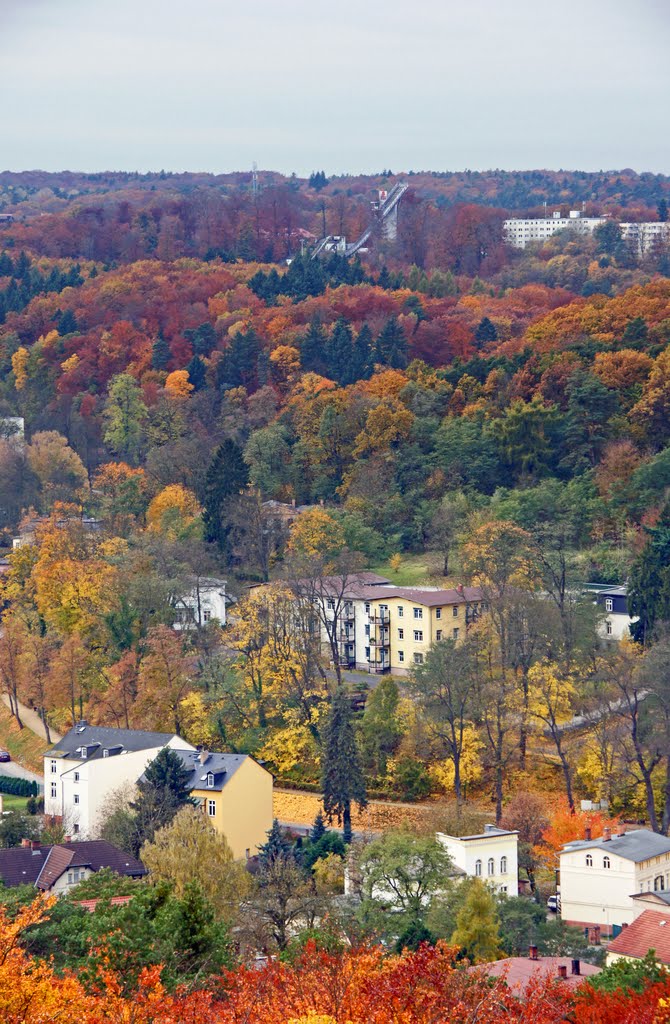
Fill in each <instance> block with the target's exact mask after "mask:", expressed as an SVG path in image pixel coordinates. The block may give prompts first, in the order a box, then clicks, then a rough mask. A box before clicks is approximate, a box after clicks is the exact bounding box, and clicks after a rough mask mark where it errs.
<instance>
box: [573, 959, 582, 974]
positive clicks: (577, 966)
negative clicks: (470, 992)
mask: <svg viewBox="0 0 670 1024" xmlns="http://www.w3.org/2000/svg"><path fill="white" fill-rule="evenodd" d="M572 973H573V974H577V975H579V974H581V973H582V964H581V961H580V960H573V961H572Z"/></svg>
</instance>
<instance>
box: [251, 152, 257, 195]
mask: <svg viewBox="0 0 670 1024" xmlns="http://www.w3.org/2000/svg"><path fill="white" fill-rule="evenodd" d="M251 194H252V195H253V197H254V199H258V164H257V163H256V161H255V160H254V162H253V165H252V167H251Z"/></svg>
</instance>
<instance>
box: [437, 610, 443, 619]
mask: <svg viewBox="0 0 670 1024" xmlns="http://www.w3.org/2000/svg"><path fill="white" fill-rule="evenodd" d="M435 618H436V619H441V618H442V609H441V608H436V609H435Z"/></svg>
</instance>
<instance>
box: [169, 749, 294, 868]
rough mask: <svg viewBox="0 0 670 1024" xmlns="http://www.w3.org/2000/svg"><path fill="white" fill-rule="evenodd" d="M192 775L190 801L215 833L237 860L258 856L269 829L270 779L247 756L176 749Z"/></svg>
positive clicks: (259, 766)
mask: <svg viewBox="0 0 670 1024" xmlns="http://www.w3.org/2000/svg"><path fill="white" fill-rule="evenodd" d="M177 753H178V754H179V756H180V757H181V759H182V762H183V764H184V766H185V767H186V768H188V769H189V771H190V772H191V777H190V780H189V781H188V786H189V789H190V793H191V798H192V799H193V800H195V802H196V804H197V806H199V807H201V808H202V810H203V812H204V813H205V814H206V815H207V818H208V820H209V821H210V823H211V824H212V825H213V826H214V828H215V829H216V831H217V832H220V833H221V834H222V835H224V836H225V837H226V840H227V842H228V845H229V846H230V848H231V850H232V852H233V857H235V859H236V860H241V859H243V858H246V859H248V858H249V857H253V856H254V854H256V853H257V851H258V847H259V846H261V845H262V844H263V843H264V842H265V841H266V839H267V833H268V832H269V830H270V829H271V828H272V787H273V782H274V780H273V778H272V775H271V774H270V772H269V771H267V770H266V769H265V768H263V767H262V766H261V765H260V764H258V762H257V761H254V759H253V757H249V755H248V754H219V753H211V752H210V751H207V750H196V751H194V750H193V748H192V747H191V748H190V749H188V750H179V749H178V750H177Z"/></svg>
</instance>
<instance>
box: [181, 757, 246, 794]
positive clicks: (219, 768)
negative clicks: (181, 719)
mask: <svg viewBox="0 0 670 1024" xmlns="http://www.w3.org/2000/svg"><path fill="white" fill-rule="evenodd" d="M175 754H178V755H179V757H180V758H181V759H182V762H183V764H184V767H185V768H188V769H189V770H190V772H191V777H190V779H189V780H188V782H187V785H188V788H189V790H193V789H211V790H212V791H213V792H217V791H218V792H221V790H222V789H223V787H224V786H225V785H226V783H227V782H229V781H230V779H231V778H232V777H233V775H234V774H235V772H236V771H237V769H238V768H239V767H240V765H241V764H243V762H244V761H246V760H247V759H248V757H249V755H248V754H217V753H209V751H202V756H203V757H204V758H205V761H204V763H203V762H202V761H201V760H200V756H201V751H199V750H175ZM209 774H211V775H213V776H214V780H213V785H211V786H208V785H207V776H208V775H209Z"/></svg>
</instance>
